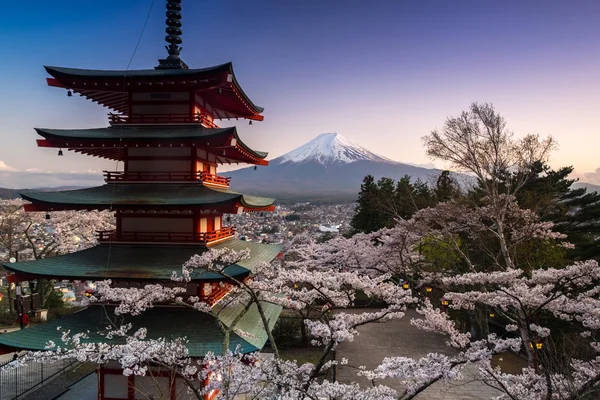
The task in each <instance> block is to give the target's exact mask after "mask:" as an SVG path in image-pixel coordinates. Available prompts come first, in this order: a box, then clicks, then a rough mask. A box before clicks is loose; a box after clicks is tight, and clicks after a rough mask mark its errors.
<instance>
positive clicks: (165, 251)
mask: <svg viewBox="0 0 600 400" xmlns="http://www.w3.org/2000/svg"><path fill="white" fill-rule="evenodd" d="M210 248H211V249H222V248H229V249H232V250H236V251H242V250H246V249H248V250H250V256H249V258H247V259H245V260H241V261H239V262H238V263H236V264H233V265H230V266H228V267H227V268H226V269H225V273H226V274H227V275H229V276H231V277H235V278H238V279H242V278H244V277H246V276H248V275H250V274H251V273H252V272H253V271H254V270H255V269H256V268H257V267H258V266H259V265H260V264H261V263H263V262H271V261H272V260H273V259H274V258H275V257H277V255H278V254H279V252H280V251H281V246H280V245H277V244H263V243H254V242H246V241H243V240H238V239H231V240H228V241H223V242H220V243H217V244H214V245H212V246H210ZM206 251H207V248H206V247H205V246H201V245H200V246H140V245H137V246H127V245H116V244H113V245H112V246H103V245H100V246H96V247H92V248H89V249H86V250H81V251H78V252H75V253H70V254H65V255H60V256H55V257H49V258H43V259H39V260H31V261H22V262H17V263H3V264H2V265H3V266H4V267H5V268H6V269H7V270H9V271H11V272H13V273H14V274H16V275H17V279H13V281H20V280H32V279H37V278H40V277H43V278H46V279H59V280H64V279H67V280H84V281H85V280H88V281H94V280H104V279H112V280H113V281H116V282H118V281H135V282H156V281H171V275H172V273H173V271H178V272H180V271H181V266H182V265H183V263H185V262H186V261H188V260H189V259H190V258H191V257H192V256H194V255H195V254H202V253H204V252H206ZM11 276H14V275H9V277H11ZM19 278H20V279H19ZM191 279H192V281H194V282H203V281H224V280H227V279H226V278H224V277H223V276H222V275H220V274H217V273H214V272H210V271H206V270H194V271H193V272H192V274H191Z"/></svg>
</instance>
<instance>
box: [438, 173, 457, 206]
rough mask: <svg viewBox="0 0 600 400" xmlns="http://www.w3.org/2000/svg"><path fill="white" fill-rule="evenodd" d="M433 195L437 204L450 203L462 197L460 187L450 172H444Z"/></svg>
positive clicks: (439, 177)
mask: <svg viewBox="0 0 600 400" xmlns="http://www.w3.org/2000/svg"><path fill="white" fill-rule="evenodd" d="M433 195H434V196H435V200H436V201H437V202H440V203H441V202H444V201H450V200H453V199H457V198H458V197H460V186H459V184H458V182H457V181H456V179H454V178H453V177H452V175H450V171H442V173H441V174H440V176H438V179H437V181H436V184H435V187H434V188H433Z"/></svg>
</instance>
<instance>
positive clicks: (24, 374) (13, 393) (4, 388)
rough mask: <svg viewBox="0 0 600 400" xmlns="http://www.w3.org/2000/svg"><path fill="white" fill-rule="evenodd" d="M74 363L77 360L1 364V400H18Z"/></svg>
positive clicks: (12, 361)
mask: <svg viewBox="0 0 600 400" xmlns="http://www.w3.org/2000/svg"><path fill="white" fill-rule="evenodd" d="M12 363H14V364H12ZM74 363H76V361H75V360H59V361H55V362H52V363H44V362H31V361H29V362H27V363H25V364H20V363H17V362H15V361H14V360H11V361H8V362H5V363H4V364H0V400H13V399H18V398H19V397H20V396H22V395H24V394H25V393H26V392H28V391H30V390H31V389H33V388H36V387H38V386H41V385H43V384H44V383H45V382H47V381H48V379H50V378H52V377H53V376H55V375H57V374H59V373H61V372H63V371H64V370H65V369H67V368H69V367H70V366H72V365H73V364H74ZM11 364H12V365H11Z"/></svg>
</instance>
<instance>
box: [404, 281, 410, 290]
mask: <svg viewBox="0 0 600 400" xmlns="http://www.w3.org/2000/svg"><path fill="white" fill-rule="evenodd" d="M408 288H410V285H409V284H408V282H404V283H403V284H402V289H408Z"/></svg>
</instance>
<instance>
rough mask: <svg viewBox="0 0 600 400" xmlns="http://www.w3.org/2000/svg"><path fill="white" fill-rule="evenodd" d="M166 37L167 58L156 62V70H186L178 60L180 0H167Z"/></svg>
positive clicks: (180, 32)
mask: <svg viewBox="0 0 600 400" xmlns="http://www.w3.org/2000/svg"><path fill="white" fill-rule="evenodd" d="M166 15H167V21H166V23H167V28H166V29H165V32H166V33H167V36H166V37H165V41H166V42H167V43H169V44H168V45H167V46H165V48H166V49H167V51H168V52H169V56H168V57H167V58H166V59H164V60H158V61H159V65H158V67H156V68H187V65H186V64H185V63H184V62H183V61H181V59H180V58H179V53H180V52H181V50H182V47H180V46H179V45H180V44H181V42H182V40H181V34H182V31H181V0H167V13H166Z"/></svg>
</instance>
